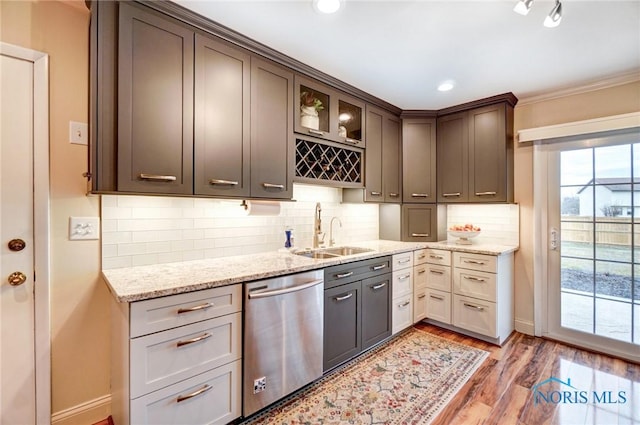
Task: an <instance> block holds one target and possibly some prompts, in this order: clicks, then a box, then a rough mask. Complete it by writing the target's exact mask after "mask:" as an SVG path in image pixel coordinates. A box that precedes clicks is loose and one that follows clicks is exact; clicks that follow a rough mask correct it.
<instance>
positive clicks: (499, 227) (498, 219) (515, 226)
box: [447, 204, 520, 245]
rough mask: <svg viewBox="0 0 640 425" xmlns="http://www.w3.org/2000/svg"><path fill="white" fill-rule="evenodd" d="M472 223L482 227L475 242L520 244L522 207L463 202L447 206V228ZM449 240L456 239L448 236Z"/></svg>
mask: <svg viewBox="0 0 640 425" xmlns="http://www.w3.org/2000/svg"><path fill="white" fill-rule="evenodd" d="M465 223H471V224H473V225H474V226H478V227H480V229H481V232H480V234H479V235H478V236H477V237H475V238H474V239H473V240H474V242H486V243H495V244H504V245H519V244H520V231H519V229H520V224H519V223H520V207H519V205H517V204H463V205H448V206H447V228H449V227H451V226H452V225H454V224H465ZM447 238H448V240H456V239H457V238H455V237H453V236H449V235H448V236H447Z"/></svg>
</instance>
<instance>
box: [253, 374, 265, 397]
mask: <svg viewBox="0 0 640 425" xmlns="http://www.w3.org/2000/svg"><path fill="white" fill-rule="evenodd" d="M266 389H267V377H266V376H263V377H262V378H258V379H254V380H253V393H254V394H258V393H261V392H262V391H264V390H266Z"/></svg>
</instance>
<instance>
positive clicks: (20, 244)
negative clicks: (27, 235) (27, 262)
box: [7, 239, 27, 251]
mask: <svg viewBox="0 0 640 425" xmlns="http://www.w3.org/2000/svg"><path fill="white" fill-rule="evenodd" d="M7 245H8V246H9V249H10V250H11V251H22V250H23V249H24V247H25V246H27V243H26V242H25V241H23V240H22V239H11V240H10V241H9V243H8V244H7Z"/></svg>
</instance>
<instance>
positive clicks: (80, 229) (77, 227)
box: [69, 217, 100, 241]
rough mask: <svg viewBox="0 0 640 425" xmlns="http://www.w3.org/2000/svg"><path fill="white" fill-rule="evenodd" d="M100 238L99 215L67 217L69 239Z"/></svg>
mask: <svg viewBox="0 0 640 425" xmlns="http://www.w3.org/2000/svg"><path fill="white" fill-rule="evenodd" d="M97 239H100V217H69V240H71V241H77V240H84V241H86V240H97Z"/></svg>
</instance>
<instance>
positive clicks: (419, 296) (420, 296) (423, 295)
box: [418, 294, 427, 300]
mask: <svg viewBox="0 0 640 425" xmlns="http://www.w3.org/2000/svg"><path fill="white" fill-rule="evenodd" d="M426 296H427V295H426V294H422V295H418V299H419V300H421V299H423V298H424V297H426Z"/></svg>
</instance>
